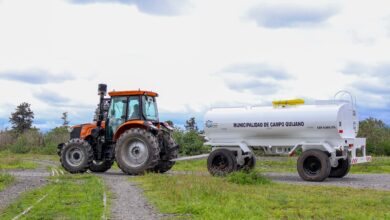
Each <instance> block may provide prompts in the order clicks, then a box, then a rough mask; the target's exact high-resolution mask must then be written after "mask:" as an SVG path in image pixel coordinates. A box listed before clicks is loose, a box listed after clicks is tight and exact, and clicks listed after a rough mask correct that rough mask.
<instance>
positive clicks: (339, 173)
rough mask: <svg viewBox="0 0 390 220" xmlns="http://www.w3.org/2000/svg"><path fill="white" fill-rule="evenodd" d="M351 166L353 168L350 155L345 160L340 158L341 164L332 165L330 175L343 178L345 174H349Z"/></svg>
mask: <svg viewBox="0 0 390 220" xmlns="http://www.w3.org/2000/svg"><path fill="white" fill-rule="evenodd" d="M350 168H351V160H350V158H349V157H348V158H347V159H345V160H343V159H340V160H339V165H338V166H337V167H332V169H331V170H330V174H329V177H333V178H343V177H344V176H345V175H347V174H348V172H349V170H350Z"/></svg>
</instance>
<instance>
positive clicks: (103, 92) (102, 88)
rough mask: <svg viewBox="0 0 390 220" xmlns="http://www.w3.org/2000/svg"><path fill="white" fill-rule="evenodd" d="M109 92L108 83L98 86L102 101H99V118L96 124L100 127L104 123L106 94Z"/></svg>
mask: <svg viewBox="0 0 390 220" xmlns="http://www.w3.org/2000/svg"><path fill="white" fill-rule="evenodd" d="M106 94H107V85H106V84H99V86H98V95H100V102H99V115H98V120H97V122H96V125H97V126H98V127H99V128H100V127H101V125H102V121H103V119H104V110H103V108H104V106H103V105H104V96H105V95H106Z"/></svg>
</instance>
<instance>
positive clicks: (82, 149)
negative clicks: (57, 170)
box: [60, 138, 93, 173]
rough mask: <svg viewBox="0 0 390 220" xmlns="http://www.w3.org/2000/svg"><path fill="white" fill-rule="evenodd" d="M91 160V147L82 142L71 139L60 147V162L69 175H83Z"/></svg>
mask: <svg viewBox="0 0 390 220" xmlns="http://www.w3.org/2000/svg"><path fill="white" fill-rule="evenodd" d="M92 160H93V150H92V147H91V145H89V143H88V142H86V141H84V140H81V139H78V138H76V139H71V140H69V141H68V142H67V143H65V144H64V146H63V147H62V150H61V157H60V162H61V165H62V167H64V169H65V170H66V171H68V172H69V173H84V172H85V171H87V169H88V168H89V166H90V165H91V163H92Z"/></svg>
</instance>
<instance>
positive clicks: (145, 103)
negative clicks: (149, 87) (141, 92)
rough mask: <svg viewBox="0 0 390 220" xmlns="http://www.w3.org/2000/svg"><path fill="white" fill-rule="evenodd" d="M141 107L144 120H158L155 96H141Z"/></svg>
mask: <svg viewBox="0 0 390 220" xmlns="http://www.w3.org/2000/svg"><path fill="white" fill-rule="evenodd" d="M142 109H143V113H144V116H145V118H146V120H150V121H158V112H157V104H156V99H155V97H152V96H143V97H142Z"/></svg>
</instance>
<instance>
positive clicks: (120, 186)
mask: <svg viewBox="0 0 390 220" xmlns="http://www.w3.org/2000/svg"><path fill="white" fill-rule="evenodd" d="M97 175H99V176H101V177H103V179H104V180H105V183H106V184H107V186H108V188H109V189H110V191H111V193H112V194H113V198H112V201H111V215H110V219H121V220H122V219H123V220H127V219H129V220H138V219H145V220H146V219H147V220H149V219H160V218H162V217H163V215H161V214H158V213H157V212H156V211H155V210H154V208H153V207H152V206H151V205H149V204H148V202H147V200H146V199H145V197H144V196H143V192H142V190H140V189H139V188H138V187H137V186H136V184H134V183H132V182H130V181H129V177H130V176H128V175H125V174H123V173H122V172H120V171H112V170H110V171H108V172H106V173H103V174H97Z"/></svg>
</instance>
